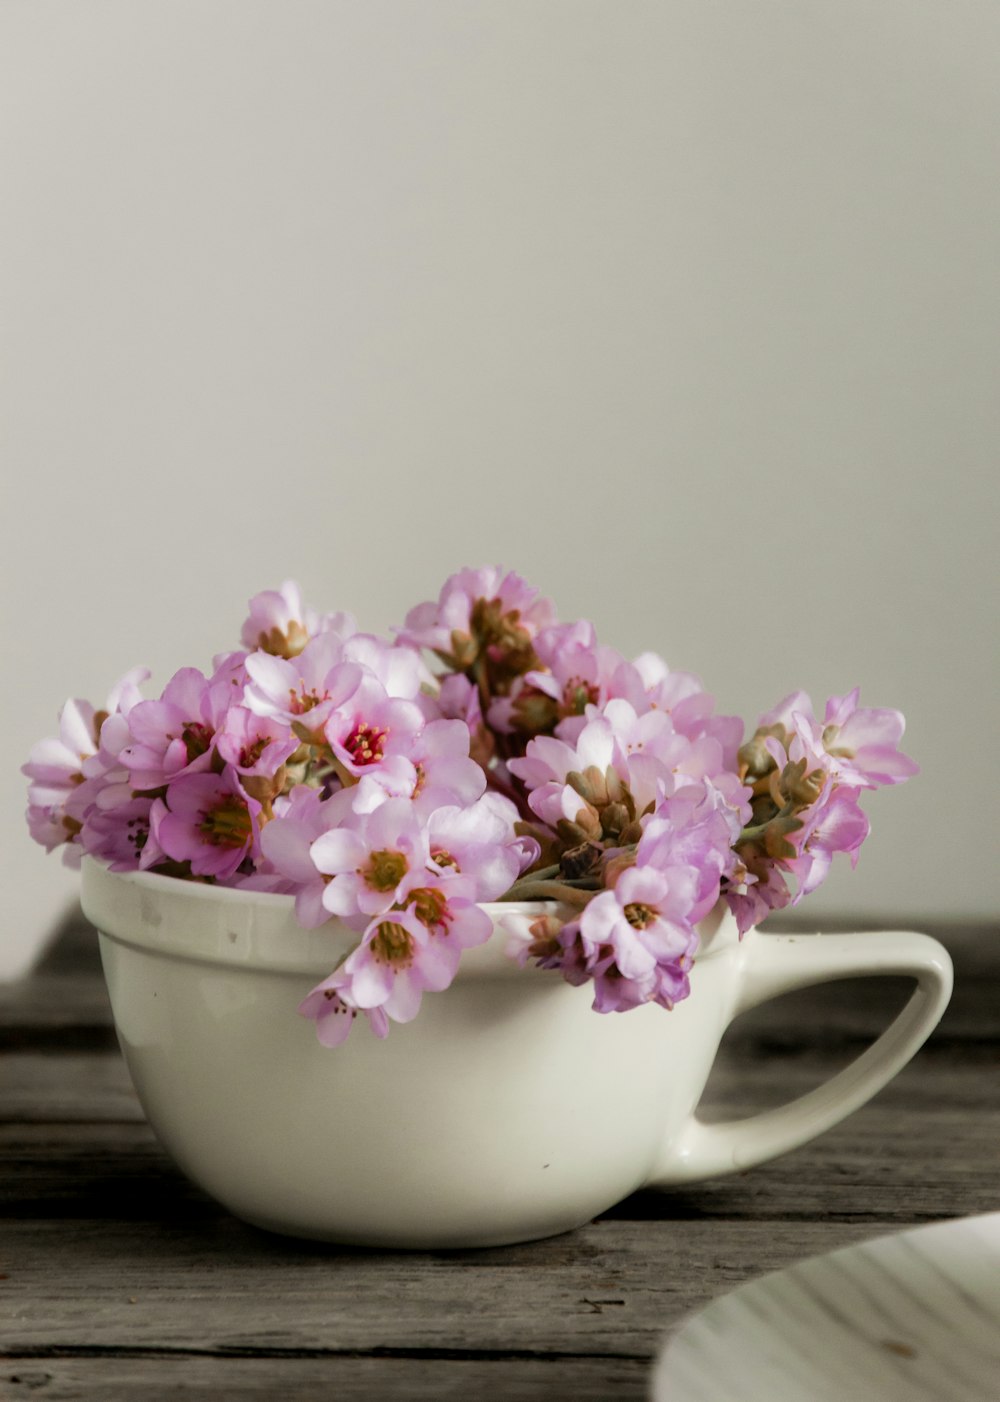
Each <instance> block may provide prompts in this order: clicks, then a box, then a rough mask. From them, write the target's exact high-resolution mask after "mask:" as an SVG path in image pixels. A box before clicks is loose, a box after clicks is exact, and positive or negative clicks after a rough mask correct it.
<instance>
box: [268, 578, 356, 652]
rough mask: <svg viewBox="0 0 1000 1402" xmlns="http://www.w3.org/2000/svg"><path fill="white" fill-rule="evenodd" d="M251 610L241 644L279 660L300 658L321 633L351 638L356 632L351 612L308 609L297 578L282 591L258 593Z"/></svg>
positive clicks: (273, 590)
mask: <svg viewBox="0 0 1000 1402" xmlns="http://www.w3.org/2000/svg"><path fill="white" fill-rule="evenodd" d="M249 608H250V615H249V617H248V618H247V620H246V622H245V623H244V624H243V630H242V634H241V641H242V643H243V646H244V647H246V648H248V649H249V650H250V651H251V652H253V651H256V650H258V649H259V650H260V651H261V652H266V653H271V654H273V655H274V656H275V657H297V656H298V654H299V653H300V652H301V651H302V650H303V648H304V647H305V646H306V644H307V643H308V641H309V639H310V638H314V637H316V636H317V635H318V634H319V633H335V634H336V635H337V636H338V638H349V637H350V636H351V634H352V633H353V632H354V631H355V624H354V619H353V618H352V617H351V615H350V614H349V613H332V614H322V615H321V614H318V613H316V611H315V610H314V609H311V608H306V606H305V604H304V603H303V602H302V591H301V589H300V588H299V586H298V585H297V584H296V583H295V580H294V579H286V580H285V582H284V584H283V585H282V586H281V588H280V589H265V590H264V591H263V592H262V593H260V594H255V595H254V597H253V598H252V599H251V600H250V604H249Z"/></svg>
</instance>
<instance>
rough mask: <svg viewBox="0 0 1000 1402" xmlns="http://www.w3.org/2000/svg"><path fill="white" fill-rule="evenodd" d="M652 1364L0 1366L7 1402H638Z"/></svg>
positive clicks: (65, 1361)
mask: <svg viewBox="0 0 1000 1402" xmlns="http://www.w3.org/2000/svg"><path fill="white" fill-rule="evenodd" d="M648 1388H649V1363H648V1361H647V1360H646V1359H631V1358H612V1359H609V1358H580V1359H577V1358H565V1357H560V1356H558V1355H552V1356H550V1357H549V1358H545V1359H510V1358H505V1359H465V1358H447V1359H442V1358H427V1357H416V1358H385V1357H381V1358H352V1357H349V1356H346V1357H345V1356H343V1355H336V1354H328V1355H326V1356H325V1357H311V1358H295V1357H289V1356H287V1355H285V1356H283V1357H274V1358H267V1357H261V1358H253V1359H247V1358H213V1357H197V1356H194V1357H173V1356H171V1355H168V1354H160V1355H158V1356H155V1357H147V1358H121V1357H110V1358H52V1359H48V1358H47V1359H44V1360H39V1359H37V1358H25V1359H20V1360H18V1361H17V1362H14V1363H7V1364H0V1397H2V1398H3V1399H4V1402H21V1399H22V1398H23V1399H28V1398H30V1399H33V1402H80V1399H94V1402H163V1399H167V1398H179V1399H180V1398H184V1399H190V1402H244V1399H253V1398H261V1399H264V1402H275V1400H276V1399H280V1402H317V1399H324V1398H344V1399H348V1398H349V1399H350V1402H386V1399H387V1398H393V1399H406V1402H468V1399H469V1398H470V1397H482V1398H485V1399H488V1400H489V1402H492V1399H497V1400H498V1402H499V1399H502V1402H608V1399H609V1398H614V1399H615V1402H639V1400H640V1399H643V1398H645V1397H646V1395H647V1392H648Z"/></svg>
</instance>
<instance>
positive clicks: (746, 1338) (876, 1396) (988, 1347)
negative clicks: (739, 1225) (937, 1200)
mask: <svg viewBox="0 0 1000 1402" xmlns="http://www.w3.org/2000/svg"><path fill="white" fill-rule="evenodd" d="M652 1395H653V1399H654V1402H737V1399H738V1402H844V1399H845V1398H848V1397H853V1398H856V1399H858V1402H915V1400H916V1399H921V1402H997V1399H1000V1212H994V1213H990V1214H989V1215H988V1216H984V1217H966V1218H962V1219H960V1220H958V1221H953V1222H937V1223H935V1224H934V1225H933V1226H929V1227H918V1228H916V1229H915V1230H913V1231H908V1232H900V1233H898V1234H896V1235H894V1236H886V1237H879V1238H878V1239H877V1240H875V1241H867V1242H862V1243H861V1244H860V1245H857V1246H849V1247H846V1248H845V1249H843V1250H841V1251H833V1252H830V1253H829V1254H828V1255H825V1256H815V1257H813V1258H812V1259H811V1260H808V1261H802V1262H800V1263H799V1264H798V1265H796V1266H791V1267H789V1269H787V1270H783V1271H776V1272H775V1273H774V1274H773V1275H766V1276H762V1277H761V1279H760V1280H754V1281H750V1282H749V1283H748V1284H747V1285H743V1286H741V1287H740V1288H739V1289H738V1290H734V1291H733V1292H732V1294H730V1295H724V1296H723V1297H722V1298H721V1299H719V1300H715V1301H713V1302H712V1304H710V1305H708V1306H707V1307H706V1308H705V1309H704V1310H702V1311H701V1312H700V1313H699V1314H697V1315H695V1316H694V1317H693V1318H691V1319H689V1320H688V1321H687V1323H686V1324H684V1325H682V1327H681V1328H680V1330H679V1331H678V1333H676V1334H675V1335H674V1336H673V1338H672V1339H671V1340H670V1342H669V1344H668V1345H667V1347H666V1348H665V1349H664V1351H663V1353H662V1354H661V1355H660V1358H659V1360H658V1362H657V1365H656V1369H655V1372H654V1375H653V1394H652Z"/></svg>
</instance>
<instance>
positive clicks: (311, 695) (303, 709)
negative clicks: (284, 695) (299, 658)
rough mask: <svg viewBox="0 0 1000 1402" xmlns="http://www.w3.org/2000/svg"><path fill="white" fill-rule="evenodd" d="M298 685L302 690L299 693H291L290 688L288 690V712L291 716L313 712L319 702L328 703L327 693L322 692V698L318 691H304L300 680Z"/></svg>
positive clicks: (328, 694) (303, 685)
mask: <svg viewBox="0 0 1000 1402" xmlns="http://www.w3.org/2000/svg"><path fill="white" fill-rule="evenodd" d="M299 685H300V687H301V688H302V689H301V691H293V690H292V689H291V687H289V689H288V710H289V712H290V713H291V714H292V715H293V716H304V715H305V714H306V713H307V711H311V710H313V708H314V707H316V706H318V705H319V704H320V702H321V701H329V699H330V693H329V692H328V691H324V692H323V695H322V696H320V694H319V692H318V691H306V684H305V682H304V681H302V679H301V678H300V679H299Z"/></svg>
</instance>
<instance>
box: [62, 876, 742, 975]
mask: <svg viewBox="0 0 1000 1402" xmlns="http://www.w3.org/2000/svg"><path fill="white" fill-rule="evenodd" d="M81 876H82V890H81V904H82V907H83V913H84V915H85V916H86V918H87V919H88V920H89V921H90V923H91V924H92V925H94V926H95V927H96V928H97V930H98V931H99V932H100V934H101V935H103V936H105V937H106V938H110V939H112V940H114V941H115V942H117V943H119V944H126V945H129V946H131V947H132V948H134V949H140V950H144V951H146V952H148V953H152V954H157V955H160V956H165V957H173V958H178V959H182V960H191V961H194V962H196V963H206V964H216V965H227V966H231V965H240V966H241V967H243V968H251V969H253V968H256V969H259V970H261V971H265V970H272V971H275V972H286V973H295V974H308V975H310V976H311V975H316V976H318V977H320V978H323V977H326V975H327V974H329V973H330V972H331V971H332V970H333V969H334V968H335V967H336V966H337V965H338V964H339V963H340V962H341V961H342V960H343V959H345V958H346V957H347V955H348V954H349V953H350V952H351V950H353V949H354V948H355V947H356V945H357V943H358V940H359V935H358V932H357V931H356V930H352V929H349V928H348V927H347V926H346V925H344V924H343V923H342V922H340V921H339V920H336V919H331V920H330V921H327V922H326V923H324V924H323V925H320V926H318V927H316V928H314V929H308V928H306V927H305V926H303V925H300V924H299V923H298V921H297V920H296V918H295V897H294V896H293V895H284V894H280V893H277V892H274V891H255V890H248V889H247V888H245V887H242V888H241V887H229V886H208V885H204V884H202V883H200V882H192V881H185V880H183V879H181V878H179V877H176V876H165V875H163V874H162V873H159V872H148V871H117V872H115V871H112V870H111V869H110V866H109V864H108V863H106V862H102V861H101V860H100V859H98V858H96V857H93V856H90V855H89V854H87V855H86V856H85V857H84V859H83V862H82V870H81ZM480 905H481V908H482V909H483V910H484V911H485V912H486V913H487V914H488V915H489V916H490V917H491V919H492V920H493V922H494V926H495V929H494V933H493V935H491V937H490V939H489V940H487V941H486V942H485V943H484V944H482V945H477V946H473V947H472V948H470V949H466V950H464V951H463V954H462V961H461V964H460V966H459V970H458V974H457V975H456V977H459V978H461V977H463V976H469V975H476V974H478V975H490V976H502V975H507V976H511V977H513V976H521V977H523V976H524V975H526V974H530V975H544V976H546V977H549V976H551V975H552V974H553V972H554V971H552V970H547V969H538V968H536V967H535V966H533V965H531V966H528V967H524V966H522V965H520V964H518V963H517V961H516V960H515V959H513V958H511V957H510V956H509V955H508V954H507V952H506V951H507V946H508V944H509V942H510V938H509V936H510V931H509V929H508V930H506V931H505V929H504V925H503V924H502V923H501V922H502V920H503V918H504V917H506V918H508V919H515V920H516V919H517V918H518V917H521V918H534V917H537V916H539V915H544V914H551V913H552V912H554V911H558V910H559V909H560V906H559V903H558V902H557V901H483V902H481V903H480ZM562 909H567V908H566V907H562ZM195 916H196V918H195ZM699 933H700V935H701V941H700V944H699V948H698V950H697V952H696V954H695V956H694V958H695V962H696V963H697V962H700V961H704V960H706V959H710V958H713V957H715V956H716V955H718V954H721V953H723V952H724V951H725V950H727V949H729V948H731V947H732V946H733V945H735V944H737V943H738V941H739V936H738V934H737V931H736V924H735V921H734V919H733V916H732V914H731V913H730V911H729V909H728V907H727V906H726V903H725V902H724V901H721V900H720V902H719V903H718V905H716V907H715V909H714V910H712V911H711V912H710V914H709V915H708V916H707V917H706V918H705V919H704V920H703V921H702V922H701V923H700V926H699Z"/></svg>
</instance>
